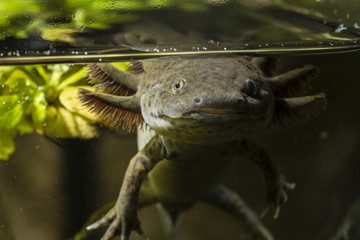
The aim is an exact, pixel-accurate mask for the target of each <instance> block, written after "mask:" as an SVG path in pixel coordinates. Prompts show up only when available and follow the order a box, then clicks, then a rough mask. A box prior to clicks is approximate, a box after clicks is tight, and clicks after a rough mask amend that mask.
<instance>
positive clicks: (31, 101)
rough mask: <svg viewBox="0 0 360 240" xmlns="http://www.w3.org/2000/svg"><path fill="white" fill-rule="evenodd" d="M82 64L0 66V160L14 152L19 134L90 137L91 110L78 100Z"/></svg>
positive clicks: (82, 83)
mask: <svg viewBox="0 0 360 240" xmlns="http://www.w3.org/2000/svg"><path fill="white" fill-rule="evenodd" d="M85 77H86V72H85V70H84V69H83V67H82V66H81V65H67V64H66V65H65V64H63V65H46V66H45V65H44V66H42V65H31V66H7V67H1V68H0V159H2V160H7V159H8V158H9V156H10V155H11V154H12V153H13V152H14V151H15V144H14V138H15V136H16V135H18V134H20V135H21V134H28V133H31V132H33V131H36V132H37V133H40V134H43V135H46V136H50V137H60V138H84V139H88V138H93V137H95V136H97V130H96V128H95V126H94V125H93V124H94V123H95V119H94V117H93V115H92V114H91V113H89V112H88V111H86V110H82V108H81V104H79V102H78V101H77V91H78V88H79V87H82V88H83V87H85V88H88V89H89V87H88V86H86V81H85Z"/></svg>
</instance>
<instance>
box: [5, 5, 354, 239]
mask: <svg viewBox="0 0 360 240" xmlns="http://www.w3.org/2000/svg"><path fill="white" fill-rule="evenodd" d="M14 2H15V3H17V2H16V1H14ZM20 2H21V3H18V5H16V6H15V7H12V8H11V7H10V6H9V5H6V7H7V8H1V4H0V12H1V11H3V10H4V9H5V10H6V12H5V14H2V16H5V17H6V18H7V19H9V21H5V23H4V21H0V24H2V25H0V34H2V35H1V37H2V39H3V40H1V41H0V64H1V65H7V66H4V67H6V68H8V67H13V66H15V65H23V66H21V68H20V69H22V70H24V71H26V73H27V74H31V73H32V72H33V77H35V76H37V77H38V79H39V80H38V85H39V86H40V87H41V86H44V85H45V84H44V82H42V81H43V79H44V78H43V77H41V76H42V71H43V70H45V72H46V73H50V72H51V73H56V74H54V75H51V76H53V77H50V79H55V80H53V81H56V76H57V74H60V75H61V74H62V75H61V76H64V77H63V78H61V79H69V77H70V76H73V75H74V74H75V73H77V72H78V71H80V69H81V68H82V67H83V65H86V64H85V63H88V62H99V61H101V62H106V61H108V62H109V61H132V60H134V59H145V58H152V57H162V56H169V55H173V56H178V55H189V54H190V55H194V54H212V55H214V54H219V53H220V54H221V53H237V54H244V55H247V54H251V55H261V56H263V55H275V56H279V57H280V61H281V68H280V69H279V71H280V72H285V71H287V70H290V69H294V68H297V67H302V66H303V65H306V64H313V65H315V66H318V67H319V68H320V70H321V74H320V77H319V78H317V79H315V80H313V81H312V83H311V86H312V88H311V89H310V90H309V92H310V93H318V92H321V91H325V93H326V94H327V98H328V102H329V105H328V108H327V110H326V111H325V112H324V113H323V114H322V115H321V116H319V117H317V118H314V119H311V120H309V121H307V122H305V123H302V124H299V125H297V126H295V127H293V126H286V127H285V128H283V129H282V128H280V129H273V130H272V131H268V132H264V133H263V134H260V135H259V136H255V138H256V140H257V141H258V142H259V143H261V144H263V145H264V146H266V149H267V150H268V152H269V154H270V156H271V158H272V159H273V160H274V162H275V163H276V165H277V166H278V167H279V168H280V170H281V172H282V173H284V174H285V175H286V176H287V178H288V180H289V181H294V182H296V184H297V187H296V189H295V190H294V191H292V192H290V193H289V200H288V202H287V203H286V204H285V205H284V206H283V207H282V209H281V212H280V216H279V219H277V220H273V219H272V218H271V217H270V215H269V216H266V217H265V218H264V219H262V221H263V222H264V224H265V225H266V227H268V228H269V230H270V231H271V232H272V233H273V235H274V236H275V237H276V239H277V240H288V239H294V240H303V239H321V240H322V239H324V240H328V239H329V240H339V239H341V238H335V237H334V236H336V233H337V231H338V229H339V228H340V226H341V225H342V224H344V222H345V221H344V218H345V216H346V213H347V211H348V210H349V209H351V208H352V206H354V205H353V204H354V203H356V202H357V201H358V199H359V198H360V192H359V189H358V186H359V184H360V182H359V179H360V178H359V171H360V164H359V159H360V150H359V145H360V137H359V132H360V125H359V122H360V112H359V110H358V103H359V102H360V94H359V92H360V79H359V76H360V68H359V66H358V63H359V62H360V55H359V53H358V52H357V50H358V49H359V24H360V14H358V13H359V12H360V6H359V3H358V2H357V1H351V0H348V1H326V0H322V1H317V0H314V1H277V4H279V3H283V4H284V5H283V6H282V5H277V7H273V5H272V4H274V3H273V2H272V1H239V2H235V1H223V3H218V2H217V1H182V2H183V4H181V3H178V2H176V1H123V4H125V3H129V4H130V3H131V4H130V5H129V6H130V10H129V6H127V7H124V6H122V5H121V4H120V2H117V1H104V2H102V1H101V2H96V1H93V2H94V3H92V4H90V3H89V2H86V1H84V2H85V4H81V2H80V1H66V2H67V6H68V8H65V7H63V8H62V7H61V6H59V5H56V4H54V3H53V2H51V1H41V4H37V5H36V7H35V6H34V3H38V2H37V1H28V2H27V4H29V5H27V7H24V6H23V7H21V6H22V5H24V4H23V3H22V1H20ZM59 2H60V1H59ZM63 2H65V1H63ZM138 2H140V3H146V4H145V5H144V4H143V5H141V4H140V5H139V4H138V5H137V4H136V3H138ZM269 3H270V4H271V7H269V6H270V5H269ZM166 4H171V6H172V7H170V8H169V7H166V6H167V5H166ZM2 6H4V5H2ZM279 6H282V7H279ZM131 7H132V8H131ZM59 9H60V10H59ZM126 9H127V10H126ZM105 10H106V11H105ZM94 11H95V12H96V14H94ZM23 12H25V14H24V13H23ZM34 13H36V14H34ZM44 13H46V15H44ZM15 14H18V15H16V16H17V17H13V16H14V15H15ZM44 16H45V17H44ZM139 16H145V17H144V18H143V19H142V18H139ZM41 19H46V21H44V22H42V21H41ZM134 22H135V23H136V22H140V23H141V24H140V26H141V25H142V26H144V24H145V26H149V25H146V24H150V25H151V24H153V23H155V26H156V25H157V26H159V25H158V24H159V23H161V24H164V25H161V24H160V29H162V30H164V31H163V34H160V36H158V35H159V33H158V32H157V31H155V30H154V29H153V28H150V27H146V29H148V30H149V35H146V34H148V33H146V32H145V33H144V34H145V36H148V37H145V38H142V40H141V39H140V40H139V36H136V35H134V34H132V31H131V28H132V27H131V26H134V25H133V24H134ZM6 24H10V25H9V26H10V27H8V25H6ZM11 26H12V27H11ZM166 26H170V28H171V29H175V30H176V32H177V33H178V34H179V35H175V34H173V35H169V34H166V33H167V30H166V29H167V27H166ZM12 28H13V29H12ZM24 29H25V30H24ZM39 29H40V30H41V31H40V30H39ZM12 30H13V31H12ZM15 30H16V31H15ZM56 30H58V32H56ZM165 30H166V31H165ZM124 31H125V32H127V33H128V34H127V36H125V35H124ZM164 32H165V34H164ZM244 35H245V36H244ZM154 36H155V37H154ZM179 36H181V37H179ZM154 38H156V39H157V41H158V42H154ZM124 39H125V40H126V41H124ZM129 41H130V44H129ZM335 53H337V54H335ZM54 63H63V64H62V65H58V64H56V65H53V64H54ZM73 63H79V64H73ZM27 64H46V65H44V69H43V70H41V68H39V66H41V65H27ZM1 69H3V68H1ZM56 69H60V70H59V71H56ZM1 77H2V79H4V78H3V77H4V76H3V75H1ZM20 77H21V75H20ZM2 84H3V83H2V82H1V84H0V93H4V92H5V90H6V91H8V89H7V88H6V87H2ZM76 84H85V81H83V80H80V81H79V82H77V83H76ZM4 89H5V90H4ZM25 89H27V88H25ZM36 91H39V92H41V91H42V89H41V88H36ZM6 94H8V92H6ZM52 96H54V95H52ZM38 99H39V101H40V102H41V100H42V98H41V95H38ZM57 99H58V98H56V99H49V98H47V99H46V101H49V102H52V104H62V103H58V102H57ZM50 100H51V101H50ZM0 104H1V102H0ZM39 106H41V104H40V105H39ZM25 112H26V111H25ZM37 112H38V113H41V107H38V110H37ZM35 115H36V116H37V117H40V118H41V114H35ZM26 116H27V119H32V116H31V113H27V115H26ZM14 118H15V117H14ZM29 121H30V120H29ZM39 121H41V119H40V120H39ZM55 123H56V122H55ZM58 126H60V125H58ZM58 128H59V129H62V128H60V127H58ZM4 136H5V135H4V132H1V133H0V146H4V143H8V141H3V140H2V139H3V138H4ZM2 141H3V142H2ZM15 146H16V150H15V152H14V153H13V154H11V156H10V158H9V160H8V161H1V162H0V239H6V240H7V239H11V240H12V239H20V240H23V239H24V240H26V239H39V240H42V239H44V240H45V239H54V240H57V239H59V240H62V239H67V238H69V237H71V236H73V235H74V233H75V232H77V231H78V230H79V229H80V228H81V226H82V225H83V224H84V223H85V222H86V220H87V218H88V216H89V215H90V214H91V213H92V211H93V210H94V209H96V208H98V207H100V206H102V205H103V204H105V203H107V202H110V201H112V200H114V198H116V197H117V195H118V191H119V188H120V185H121V181H122V177H123V175H124V171H125V169H126V167H127V165H128V161H129V159H130V158H131V157H132V156H133V155H134V154H135V153H136V151H137V150H136V137H135V135H133V134H128V133H124V132H120V133H113V132H110V131H108V130H104V129H103V130H101V131H100V137H99V138H95V139H90V140H81V139H57V138H50V140H49V139H48V138H46V137H44V136H43V135H40V134H37V133H31V134H24V135H21V134H18V136H17V137H16V138H15ZM0 148H1V147H0ZM114 169H116V171H114ZM223 182H224V183H226V185H227V186H229V187H231V188H232V189H234V190H235V191H236V192H238V193H240V194H241V196H242V197H243V198H244V200H246V202H247V203H248V204H249V205H250V206H251V207H252V209H254V210H255V211H256V212H258V213H259V212H261V210H262V207H263V204H264V200H265V192H266V191H265V186H264V182H263V179H262V176H261V175H260V173H259V171H258V170H257V169H256V168H254V167H253V166H252V165H251V164H249V163H248V162H247V161H246V160H244V161H241V162H240V163H238V164H237V165H236V166H234V167H233V168H231V169H230V170H229V173H228V174H226V176H225V178H224V180H223ZM353 209H354V207H353ZM352 212H353V215H354V217H353V219H355V221H353V222H352V223H353V224H354V225H353V226H354V227H353V228H351V229H350V232H349V235H350V239H351V240H352V239H358V237H359V233H358V232H357V229H358V228H359V222H358V221H357V220H356V219H357V218H358V217H359V215H360V214H358V213H357V212H358V209H357V208H356V205H355V210H352ZM139 216H140V219H141V221H142V227H143V230H144V231H145V232H146V234H147V235H148V236H149V237H150V239H162V229H161V225H160V224H159V222H160V219H159V216H158V215H157V212H156V209H155V208H147V209H144V210H143V211H140V213H139ZM101 233H102V231H99V232H98V233H95V234H92V235H90V236H89V237H88V238H87V239H99V238H100V235H101ZM333 237H334V238H333ZM132 239H141V238H140V237H139V236H136V234H133V235H132ZM181 239H246V238H244V237H243V231H242V227H241V224H240V223H239V221H238V220H236V219H234V218H232V217H230V216H229V215H228V214H226V213H224V212H221V211H218V210H216V209H214V208H213V207H211V206H208V205H205V204H197V205H196V206H195V207H194V208H193V209H191V210H190V211H189V212H188V213H187V214H186V215H185V217H184V220H183V226H182V228H181Z"/></svg>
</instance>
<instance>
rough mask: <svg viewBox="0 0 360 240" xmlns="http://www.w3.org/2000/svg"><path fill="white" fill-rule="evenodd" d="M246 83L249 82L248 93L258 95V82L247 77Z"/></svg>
mask: <svg viewBox="0 0 360 240" xmlns="http://www.w3.org/2000/svg"><path fill="white" fill-rule="evenodd" d="M246 84H247V90H248V93H249V94H250V95H251V96H256V95H257V92H258V88H257V86H256V83H255V82H254V81H253V80H251V79H247V80H246Z"/></svg>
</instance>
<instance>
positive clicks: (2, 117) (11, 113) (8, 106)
mask: <svg viewBox="0 0 360 240" xmlns="http://www.w3.org/2000/svg"><path fill="white" fill-rule="evenodd" d="M24 109H25V107H24V104H23V102H21V100H20V96H19V95H10V96H0V128H5V129H13V128H15V127H16V125H17V124H19V122H20V121H21V119H22V118H23V115H24Z"/></svg>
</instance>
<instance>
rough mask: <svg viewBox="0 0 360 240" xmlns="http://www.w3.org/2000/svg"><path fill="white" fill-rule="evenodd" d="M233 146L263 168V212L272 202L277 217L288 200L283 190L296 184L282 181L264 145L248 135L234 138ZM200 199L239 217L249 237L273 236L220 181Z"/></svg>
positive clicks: (268, 238) (266, 239)
mask: <svg viewBox="0 0 360 240" xmlns="http://www.w3.org/2000/svg"><path fill="white" fill-rule="evenodd" d="M232 147H233V149H236V151H237V153H238V154H240V155H243V156H245V157H247V158H248V159H249V160H250V161H251V162H253V163H254V164H255V165H256V166H257V167H258V168H259V169H260V170H261V171H262V173H263V175H264V178H265V181H266V185H267V189H268V194H267V199H266V206H265V209H264V211H263V213H262V215H264V214H265V213H266V211H267V210H268V208H269V207H270V206H271V205H273V207H274V209H275V213H274V218H276V217H277V216H278V215H279V211H280V205H281V204H283V203H284V202H286V200H287V195H286V192H287V191H288V190H292V189H294V188H295V184H294V183H288V182H286V181H285V179H284V177H283V176H282V175H280V174H279V173H278V171H277V168H276V166H275V165H274V164H273V163H272V161H271V160H270V158H269V156H268V154H267V153H266V151H265V149H264V148H263V147H262V146H261V145H259V144H257V143H256V142H254V141H252V140H251V139H245V140H243V141H241V142H237V143H235V145H234V146H232ZM202 200H203V201H205V202H208V203H210V204H212V205H214V206H216V207H218V208H220V209H222V210H225V211H226V212H228V213H230V214H231V215H233V216H235V217H236V218H238V219H239V220H240V221H241V222H242V224H243V226H244V228H245V231H246V232H247V234H248V235H250V236H251V237H252V239H257V240H274V237H273V236H272V234H271V233H270V232H269V231H268V230H267V229H266V227H265V226H264V225H263V224H262V222H261V221H260V219H259V217H258V216H257V214H256V213H254V212H253V211H252V210H251V208H250V207H249V206H248V205H247V204H246V203H245V202H244V201H243V200H242V199H241V197H240V196H239V195H238V194H237V193H235V192H233V191H231V190H230V189H228V188H227V187H225V186H223V185H221V184H217V185H215V186H214V187H213V188H212V189H211V190H210V191H209V192H208V194H207V195H206V196H205V197H204V198H203V199H202Z"/></svg>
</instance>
